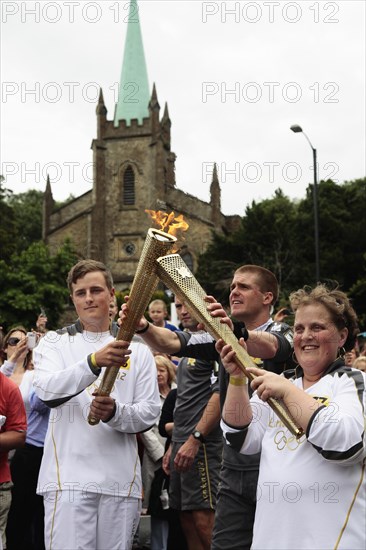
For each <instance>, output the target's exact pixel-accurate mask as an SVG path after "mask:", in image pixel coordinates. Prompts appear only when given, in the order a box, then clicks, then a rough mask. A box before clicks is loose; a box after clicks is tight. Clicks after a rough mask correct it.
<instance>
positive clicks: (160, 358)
mask: <svg viewBox="0 0 366 550" xmlns="http://www.w3.org/2000/svg"><path fill="white" fill-rule="evenodd" d="M154 359H155V364H156V367H163V368H165V369H166V371H167V373H168V386H169V387H170V388H171V387H172V383H173V382H175V368H174V365H173V363H172V362H171V361H170V359H168V358H167V357H165V356H164V355H155V358H154Z"/></svg>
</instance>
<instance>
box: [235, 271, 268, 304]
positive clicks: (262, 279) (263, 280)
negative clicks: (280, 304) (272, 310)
mask: <svg viewBox="0 0 366 550" xmlns="http://www.w3.org/2000/svg"><path fill="white" fill-rule="evenodd" d="M237 273H254V275H256V277H257V285H258V286H259V288H260V289H261V292H271V293H272V294H273V300H272V302H271V303H272V304H275V303H276V302H277V298H278V293H279V288H278V281H277V279H276V276H275V275H274V273H272V271H269V269H266V268H265V267H262V266H260V265H254V264H247V265H242V266H240V267H238V269H236V270H235V272H234V275H236V274H237Z"/></svg>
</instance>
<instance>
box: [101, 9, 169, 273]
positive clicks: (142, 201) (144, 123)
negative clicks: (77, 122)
mask: <svg viewBox="0 0 366 550" xmlns="http://www.w3.org/2000/svg"><path fill="white" fill-rule="evenodd" d="M96 114H97V138H96V139H94V140H93V143H92V150H93V161H94V185H93V209H92V216H91V218H92V219H91V240H92V242H93V243H94V246H93V250H91V251H90V253H91V256H92V257H98V258H99V259H101V260H102V261H104V262H106V263H107V262H108V264H109V267H110V268H111V269H112V272H113V273H115V274H116V275H115V277H117V280H116V282H120V283H122V282H124V281H125V282H127V281H130V280H131V277H132V276H133V274H134V273H135V271H136V267H137V262H138V259H139V257H140V253H141V250H142V246H143V244H144V240H145V237H146V231H147V229H148V227H149V226H150V225H151V222H150V221H149V218H148V215H147V214H145V212H144V210H145V209H152V210H158V209H159V208H160V207H161V205H163V204H164V203H165V202H166V192H167V188H168V187H169V186H174V185H175V178H174V162H175V155H174V153H172V152H171V150H170V120H169V114H168V108H167V106H165V109H164V115H163V117H162V119H161V120H160V105H159V101H158V96H157V92H156V87H155V84H154V85H153V87H152V91H151V94H150V92H149V85H148V76H147V69H146V62H145V55H144V48H143V42H142V35H141V28H140V20H139V11H138V5H137V2H136V0H132V1H131V2H130V12H129V18H128V28H127V34H126V40H125V47H124V57H123V63H122V70H121V80H120V85H119V94H118V102H117V104H116V106H115V112H114V119H113V121H109V120H107V109H106V107H105V104H104V100H103V93H102V91H101V92H100V97H99V102H98V106H97V109H96ZM118 273H120V276H118V275H117V274H118Z"/></svg>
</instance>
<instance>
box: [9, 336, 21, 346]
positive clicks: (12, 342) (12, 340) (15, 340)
mask: <svg viewBox="0 0 366 550" xmlns="http://www.w3.org/2000/svg"><path fill="white" fill-rule="evenodd" d="M19 342H20V338H16V337H15V336H13V337H12V338H9V340H8V346H16V345H17V344H19Z"/></svg>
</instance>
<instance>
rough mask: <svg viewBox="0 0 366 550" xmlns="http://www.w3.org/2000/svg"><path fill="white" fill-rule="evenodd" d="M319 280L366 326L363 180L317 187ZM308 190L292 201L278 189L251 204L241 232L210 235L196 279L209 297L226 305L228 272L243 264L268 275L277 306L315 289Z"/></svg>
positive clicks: (365, 182) (365, 187) (365, 181)
mask: <svg viewBox="0 0 366 550" xmlns="http://www.w3.org/2000/svg"><path fill="white" fill-rule="evenodd" d="M318 211H319V257H320V275H321V281H322V282H326V283H329V284H332V285H335V284H337V283H338V284H339V285H340V287H341V288H342V289H343V290H344V291H345V292H349V294H350V296H351V297H352V298H353V300H354V306H355V309H356V311H357V313H358V315H359V319H360V325H361V324H362V326H364V325H365V324H366V258H365V255H364V254H365V250H366V238H365V234H366V232H365V225H366V224H365V221H366V219H365V212H366V178H363V179H358V180H354V181H350V182H345V183H344V184H342V185H338V184H336V183H334V182H333V181H331V180H328V181H322V182H320V184H319V186H318ZM314 258H315V254H314V207H313V186H312V185H309V187H308V188H307V191H306V196H305V198H304V199H302V200H299V201H291V200H290V199H289V198H288V197H286V196H285V195H284V194H283V192H282V191H281V190H280V189H278V190H277V191H276V192H275V195H274V197H273V198H271V199H266V200H263V201H261V202H259V203H256V202H255V201H253V202H252V204H251V205H250V206H248V207H247V209H246V211H245V216H244V217H243V218H242V221H241V227H240V228H239V229H238V230H237V231H236V232H234V233H232V234H230V235H222V234H217V233H215V234H214V236H213V241H212V244H211V245H210V246H209V247H208V249H207V251H206V252H205V253H204V254H202V255H201V257H200V258H199V266H198V271H197V278H198V280H199V281H200V282H201V284H202V286H203V287H204V288H205V290H206V291H207V292H208V293H211V294H214V295H215V296H216V297H217V298H219V299H220V300H224V301H225V299H226V300H227V298H228V287H229V284H230V280H231V277H232V274H233V271H234V270H235V269H236V268H237V267H239V266H240V265H244V264H247V263H251V264H257V265H262V266H264V267H267V268H268V269H270V270H271V271H273V272H274V273H275V274H276V276H277V279H278V281H279V283H280V288H281V295H280V303H281V305H285V304H286V301H287V299H288V296H289V294H290V292H291V291H292V290H294V289H297V288H299V287H302V286H304V285H309V284H310V285H314V284H315V282H316V281H315V260H314Z"/></svg>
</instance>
